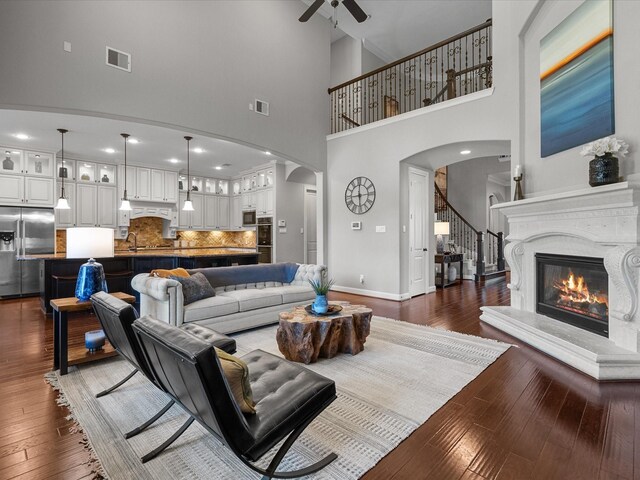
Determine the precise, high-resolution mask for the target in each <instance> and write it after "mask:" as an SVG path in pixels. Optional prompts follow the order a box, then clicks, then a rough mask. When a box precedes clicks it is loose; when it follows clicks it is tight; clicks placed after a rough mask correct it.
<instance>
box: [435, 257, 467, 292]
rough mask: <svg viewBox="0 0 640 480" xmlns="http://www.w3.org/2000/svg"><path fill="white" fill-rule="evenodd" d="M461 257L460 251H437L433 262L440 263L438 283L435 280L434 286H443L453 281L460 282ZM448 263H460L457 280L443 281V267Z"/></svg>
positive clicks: (451, 283) (462, 266)
mask: <svg viewBox="0 0 640 480" xmlns="http://www.w3.org/2000/svg"><path fill="white" fill-rule="evenodd" d="M463 259H464V255H463V254H462V253H443V254H440V253H437V254H436V255H435V263H439V264H440V284H438V283H437V282H436V287H440V288H445V287H448V286H449V285H453V284H454V283H458V281H460V282H462V269H463V268H464V265H463ZM448 263H460V270H458V279H457V280H455V281H453V282H447V283H444V268H445V266H446V265H447V264H448Z"/></svg>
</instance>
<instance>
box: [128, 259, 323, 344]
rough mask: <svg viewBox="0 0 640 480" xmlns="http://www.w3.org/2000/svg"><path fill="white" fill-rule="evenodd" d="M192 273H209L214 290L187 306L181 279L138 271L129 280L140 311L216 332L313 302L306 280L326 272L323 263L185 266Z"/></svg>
mask: <svg viewBox="0 0 640 480" xmlns="http://www.w3.org/2000/svg"><path fill="white" fill-rule="evenodd" d="M195 272H202V273H203V274H204V275H205V276H206V277H207V280H209V283H211V285H212V286H213V288H214V290H215V291H216V295H215V296H213V297H210V298H205V299H202V300H198V301H196V302H193V303H191V304H189V305H186V306H185V305H184V304H183V295H182V285H181V284H180V282H178V281H176V280H173V279H170V278H160V277H155V276H154V277H152V276H150V275H149V274H148V273H141V274H138V275H136V276H135V277H134V278H133V280H132V282H131V285H132V286H133V288H134V290H136V291H138V292H139V293H140V314H141V315H151V316H152V317H154V318H157V319H158V320H163V321H165V322H167V323H169V324H171V325H175V326H180V325H182V324H183V323H189V322H194V323H197V324H200V325H204V326H206V327H209V328H211V329H213V330H215V331H217V332H219V333H232V332H237V331H240V330H246V329H249V328H254V327H258V326H261V325H266V324H269V323H276V322H278V319H279V318H278V313H279V312H282V311H285V310H288V309H290V308H292V307H294V306H297V305H304V304H308V303H311V301H313V299H314V298H315V293H314V291H313V289H312V288H311V285H309V279H316V280H319V279H320V278H322V277H324V276H326V267H325V266H324V265H304V264H294V263H280V264H273V265H269V264H267V265H243V266H237V267H211V268H199V269H194V270H189V273H191V274H193V273H195Z"/></svg>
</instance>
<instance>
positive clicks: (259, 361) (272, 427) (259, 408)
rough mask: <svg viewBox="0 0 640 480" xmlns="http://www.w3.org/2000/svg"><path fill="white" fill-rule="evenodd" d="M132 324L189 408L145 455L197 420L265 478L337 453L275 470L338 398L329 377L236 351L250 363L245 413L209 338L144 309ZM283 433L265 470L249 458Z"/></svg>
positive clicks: (156, 369)
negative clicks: (249, 408)
mask: <svg viewBox="0 0 640 480" xmlns="http://www.w3.org/2000/svg"><path fill="white" fill-rule="evenodd" d="M133 329H134V330H135V332H136V333H137V335H138V339H139V342H140V346H141V347H142V350H143V352H144V355H145V357H146V359H147V363H148V365H149V368H150V369H151V372H152V374H153V376H154V377H155V379H156V382H157V383H158V384H159V385H162V388H163V389H164V390H165V391H166V392H167V394H168V395H170V396H171V397H172V398H173V399H174V400H175V401H176V402H178V403H179V404H180V405H181V406H182V407H183V408H184V409H185V410H186V411H187V413H189V415H190V418H189V419H188V420H187V421H186V422H185V424H184V425H183V426H182V428H181V429H180V434H178V432H176V435H174V437H172V438H171V439H170V440H171V442H169V441H167V442H165V443H163V444H162V445H160V446H159V447H158V448H156V449H155V450H153V451H152V452H150V453H149V454H147V455H145V457H143V462H145V461H147V460H150V459H152V458H154V457H155V456H157V455H158V454H159V453H160V452H162V450H164V449H165V448H167V447H168V446H169V445H170V444H171V443H172V442H173V441H175V440H176V439H177V438H178V437H179V436H180V435H181V434H182V432H184V430H186V429H187V428H188V427H189V425H191V423H192V422H193V421H194V420H197V421H198V422H199V423H200V424H201V425H202V426H204V427H205V428H206V429H207V430H208V431H209V432H211V433H212V434H213V435H215V436H216V437H218V438H219V439H220V440H221V441H222V442H224V443H225V444H226V445H227V446H228V447H229V448H230V449H231V451H232V452H233V453H234V454H235V455H236V456H237V457H238V458H239V459H240V460H241V461H242V462H243V463H244V464H245V465H246V466H247V467H249V468H250V469H252V470H254V471H255V472H258V473H260V474H262V475H263V476H264V478H297V477H300V476H304V475H309V474H311V473H314V472H317V471H318V470H321V469H322V468H324V467H325V466H327V465H328V464H329V463H331V462H332V461H333V460H335V459H336V458H337V456H336V454H335V453H331V454H329V455H328V456H326V457H325V458H323V459H322V460H320V461H319V462H317V463H315V464H313V465H310V466H308V467H306V468H304V469H301V470H296V471H290V472H278V471H276V470H277V468H278V465H279V464H280V462H281V461H282V459H283V458H284V456H285V454H286V453H287V451H288V450H289V448H291V446H292V445H293V443H294V442H295V440H296V439H297V438H298V436H299V435H300V434H301V433H302V432H303V431H304V429H305V428H306V427H307V426H308V425H309V424H310V423H311V422H312V421H313V420H314V419H315V418H316V417H317V416H318V415H319V414H320V413H321V412H322V411H323V410H324V409H325V408H326V407H327V406H328V405H329V404H330V403H331V402H333V401H334V400H335V399H336V387H335V383H334V382H333V380H330V379H328V378H325V377H323V376H322V375H319V374H317V373H315V372H312V371H311V370H308V369H306V368H304V367H303V366H301V365H299V364H295V363H292V362H288V361H287V360H283V359H281V358H279V357H276V356H274V355H271V354H269V353H266V352H263V351H261V350H254V351H253V352H250V353H248V354H247V355H244V356H243V357H241V358H242V360H244V361H245V362H246V363H247V366H248V368H249V381H250V383H251V388H252V391H253V399H254V401H255V402H256V412H257V413H256V414H255V415H244V414H243V413H241V411H240V408H239V407H238V404H237V403H236V401H235V399H234V398H233V395H232V394H231V391H230V389H229V385H228V383H227V380H226V378H225V376H224V372H223V370H222V368H221V366H220V362H219V360H218V357H217V355H216V352H215V349H214V348H213V347H212V346H211V345H209V344H207V343H206V342H204V341H202V340H201V339H199V338H196V337H194V336H192V335H189V334H187V333H186V332H184V331H181V330H180V329H178V328H175V327H172V326H170V325H167V324H166V323H164V322H160V321H158V320H155V319H153V318H151V317H148V316H145V317H141V318H139V319H138V320H136V321H135V322H134V324H133ZM285 438H286V440H285V441H284V443H283V444H282V446H281V447H280V449H279V450H278V452H277V453H276V454H275V456H274V457H273V459H272V460H271V463H270V464H269V466H268V467H267V468H266V469H262V468H259V467H257V466H255V465H253V464H252V463H251V462H255V461H257V460H259V459H260V458H261V457H262V456H263V455H264V454H265V453H266V452H267V451H269V450H270V449H271V448H272V447H273V446H274V445H276V444H277V443H278V442H280V441H281V440H283V439H285Z"/></svg>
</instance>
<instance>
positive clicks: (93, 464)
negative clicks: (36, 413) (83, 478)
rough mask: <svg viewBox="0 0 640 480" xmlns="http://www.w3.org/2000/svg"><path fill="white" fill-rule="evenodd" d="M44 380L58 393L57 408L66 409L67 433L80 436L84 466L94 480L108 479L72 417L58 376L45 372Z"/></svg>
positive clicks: (80, 427)
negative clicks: (84, 453)
mask: <svg viewBox="0 0 640 480" xmlns="http://www.w3.org/2000/svg"><path fill="white" fill-rule="evenodd" d="M44 380H45V382H47V383H48V384H49V385H50V386H51V388H53V389H54V390H55V391H56V392H58V396H57V397H56V403H57V404H58V406H60V407H66V408H67V409H68V410H69V415H67V416H66V417H65V419H66V420H71V421H73V425H71V426H70V427H69V432H70V433H80V434H81V435H82V439H81V440H80V441H79V442H78V443H80V444H81V445H82V448H84V449H85V450H86V451H88V452H89V460H88V461H87V462H85V463H84V465H87V466H88V467H90V468H91V473H92V474H94V479H95V480H108V478H109V477H108V476H107V472H105V470H104V468H103V466H102V463H100V459H99V458H98V455H97V454H96V451H95V450H94V448H93V445H92V444H91V442H90V441H89V438H88V437H87V434H86V433H85V431H84V430H83V429H82V426H81V425H80V423H78V421H77V419H76V417H75V415H74V412H73V407H72V406H71V403H69V400H68V399H67V397H66V395H65V394H64V392H63V391H62V386H61V385H60V380H59V378H58V374H57V373H56V372H47V373H45V374H44Z"/></svg>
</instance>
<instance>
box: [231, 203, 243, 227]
mask: <svg viewBox="0 0 640 480" xmlns="http://www.w3.org/2000/svg"><path fill="white" fill-rule="evenodd" d="M230 217H231V218H230V219H229V228H231V229H234V230H235V229H238V228H242V197H241V196H239V195H236V196H234V197H231V212H230Z"/></svg>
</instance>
